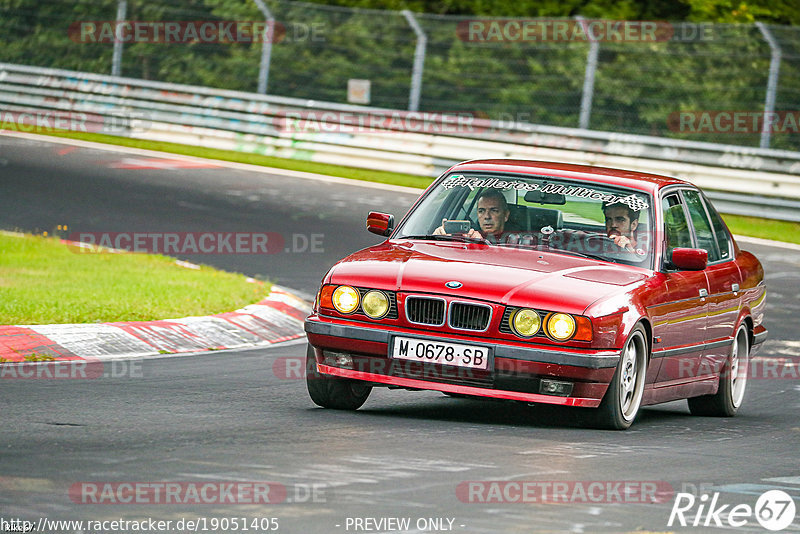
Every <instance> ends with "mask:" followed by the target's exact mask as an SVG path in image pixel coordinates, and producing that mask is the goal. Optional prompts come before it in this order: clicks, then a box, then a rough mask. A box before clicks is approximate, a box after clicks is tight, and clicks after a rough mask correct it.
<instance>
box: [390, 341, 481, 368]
mask: <svg viewBox="0 0 800 534" xmlns="http://www.w3.org/2000/svg"><path fill="white" fill-rule="evenodd" d="M391 357H392V358H395V359H398V360H412V361H415V362H427V363H438V364H441V365H454V366H456V367H469V368H470V369H488V368H489V349H488V348H487V347H479V346H476V345H462V344H460V343H449V342H444V341H428V340H423V339H414V338H410V337H395V338H394V345H393V347H392V354H391Z"/></svg>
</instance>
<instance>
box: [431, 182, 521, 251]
mask: <svg viewBox="0 0 800 534" xmlns="http://www.w3.org/2000/svg"><path fill="white" fill-rule="evenodd" d="M510 214H511V211H510V210H509V209H508V202H507V201H506V197H505V196H503V193H501V192H500V191H498V190H497V189H487V190H486V191H484V192H482V193H481V194H480V196H479V197H478V225H479V226H480V232H479V231H477V230H475V229H474V228H470V230H469V232H468V233H467V234H466V236H467V237H475V238H486V239H489V240H490V241H492V240H493V241H497V240H499V238H500V236H501V235H502V234H503V230H504V229H505V225H506V222H507V221H508V217H509V215H510ZM445 220H446V219H445ZM433 233H434V234H435V235H444V233H445V232H444V220H443V221H442V226H440V227H438V228H437V229H436V230H434V231H433Z"/></svg>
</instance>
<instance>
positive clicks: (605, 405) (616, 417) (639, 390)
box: [596, 325, 649, 430]
mask: <svg viewBox="0 0 800 534" xmlns="http://www.w3.org/2000/svg"><path fill="white" fill-rule="evenodd" d="M648 350H649V349H648V344H647V336H646V335H645V330H644V327H642V325H637V326H636V327H635V328H634V329H633V331H632V332H631V334H630V335H629V336H628V340H627V341H626V342H625V346H624V347H623V349H622V352H621V354H620V358H619V363H618V364H617V370H616V372H615V373H614V378H613V379H612V380H611V384H609V386H608V390H607V391H606V395H605V397H603V401H602V402H601V403H600V407H599V408H598V413H597V414H596V422H597V424H598V426H599V427H601V428H608V429H612V430H625V429H627V428H628V427H630V426H631V425H632V424H633V421H634V420H635V419H636V416H637V415H638V414H639V407H640V406H641V404H642V396H643V394H644V380H645V376H646V374H647V361H648Z"/></svg>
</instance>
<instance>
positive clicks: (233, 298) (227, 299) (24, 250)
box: [0, 234, 269, 324]
mask: <svg viewBox="0 0 800 534" xmlns="http://www.w3.org/2000/svg"><path fill="white" fill-rule="evenodd" d="M268 293H269V284H263V283H252V282H247V279H246V277H245V276H244V275H241V274H234V273H227V272H223V271H219V270H216V269H213V268H211V267H207V266H201V268H200V269H199V270H195V269H188V268H186V267H180V266H178V265H177V264H176V263H175V260H174V259H173V258H169V257H166V256H159V255H150V254H134V253H122V254H110V253H79V252H75V251H74V249H72V248H71V247H67V246H66V245H64V244H62V243H61V242H59V240H58V239H56V238H52V237H43V236H32V235H26V236H25V237H14V236H9V235H3V234H0V324H55V323H92V322H113V321H148V320H155V319H168V318H179V317H186V316H189V315H208V314H214V313H221V312H227V311H232V310H236V309H238V308H241V307H243V306H246V305H248V304H252V303H254V302H258V301H259V300H261V298H263V297H264V296H266V295H267V294H268Z"/></svg>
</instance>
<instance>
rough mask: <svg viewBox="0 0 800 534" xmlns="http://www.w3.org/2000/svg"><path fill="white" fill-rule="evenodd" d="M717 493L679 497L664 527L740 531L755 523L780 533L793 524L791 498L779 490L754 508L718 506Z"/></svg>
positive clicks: (767, 494)
mask: <svg viewBox="0 0 800 534" xmlns="http://www.w3.org/2000/svg"><path fill="white" fill-rule="evenodd" d="M719 500H720V499H719V492H714V493H713V494H711V495H709V494H708V493H703V494H702V495H700V496H699V497H697V496H695V495H693V494H691V493H683V492H681V493H678V494H676V495H675V502H674V503H673V504H672V511H671V512H670V514H669V521H668V522H667V526H669V527H672V526H681V527H687V526H688V527H706V528H707V527H717V528H740V527H744V526H745V525H748V523H750V526H753V525H752V520H753V519H755V521H757V522H758V523H759V524H760V525H761V526H762V527H764V528H765V529H767V530H771V531H779V530H783V529H785V528H786V527H788V526H789V525H791V524H792V522H793V521H794V518H795V512H796V507H795V504H794V501H793V500H792V497H791V496H790V495H789V494H788V493H786V492H785V491H781V490H769V491H766V492H764V493H762V494H761V495H760V496H759V497H758V500H757V501H756V504H755V506H750V505H749V504H736V505H731V504H720V502H719Z"/></svg>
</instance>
